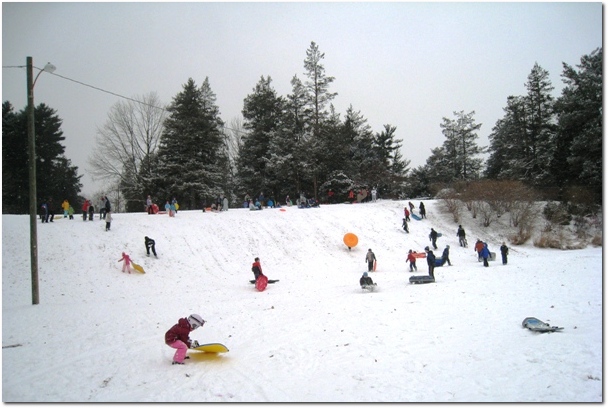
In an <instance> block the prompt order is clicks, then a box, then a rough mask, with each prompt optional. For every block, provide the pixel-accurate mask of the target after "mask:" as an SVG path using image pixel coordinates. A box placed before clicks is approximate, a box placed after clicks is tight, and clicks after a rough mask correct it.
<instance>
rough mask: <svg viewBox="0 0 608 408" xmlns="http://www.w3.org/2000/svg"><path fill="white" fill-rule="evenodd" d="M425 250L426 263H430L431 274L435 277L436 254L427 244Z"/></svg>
mask: <svg viewBox="0 0 608 408" xmlns="http://www.w3.org/2000/svg"><path fill="white" fill-rule="evenodd" d="M424 252H426V263H427V264H428V265H429V276H430V277H431V278H433V280H434V279H435V259H436V258H435V254H434V253H433V251H431V249H430V248H429V247H428V246H427V247H425V248H424Z"/></svg>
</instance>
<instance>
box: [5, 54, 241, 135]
mask: <svg viewBox="0 0 608 408" xmlns="http://www.w3.org/2000/svg"><path fill="white" fill-rule="evenodd" d="M2 68H26V66H25V65H3V66H2ZM33 68H36V69H37V70H39V71H42V69H41V68H38V67H33ZM47 73H48V74H50V75H54V76H57V77H59V78H62V79H65V80H66V81H71V82H74V83H77V84H79V85H82V86H86V87H89V88H92V89H95V90H96V91H100V92H105V93H107V94H110V95H114V96H117V97H119V98H123V99H126V100H129V101H132V102H136V103H139V104H142V105H146V106H149V107H151V108H155V109H160V110H163V111H165V112H168V110H167V109H165V108H163V107H160V106H156V105H151V104H149V103H145V102H142V101H138V100H137V99H133V98H129V97H128V96H124V95H120V94H117V93H116V92H112V91H107V90H105V89H102V88H99V87H97V86H93V85H89V84H85V83H84V82H81V81H77V80H75V79H72V78H68V77H65V76H63V75H59V74H55V73H53V72H47ZM222 127H223V128H224V129H227V130H232V131H233V132H239V133H243V134H246V132H243V131H242V130H238V129H232V128H229V127H228V126H225V125H224V126H222Z"/></svg>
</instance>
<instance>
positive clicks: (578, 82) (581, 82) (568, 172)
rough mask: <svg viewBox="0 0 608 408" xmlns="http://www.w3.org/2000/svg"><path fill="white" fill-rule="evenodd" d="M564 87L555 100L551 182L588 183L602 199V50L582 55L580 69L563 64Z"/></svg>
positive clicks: (599, 199) (585, 184)
mask: <svg viewBox="0 0 608 408" xmlns="http://www.w3.org/2000/svg"><path fill="white" fill-rule="evenodd" d="M563 66H564V71H563V73H562V78H563V81H564V83H565V84H566V87H565V88H564V89H563V90H562V95H561V96H560V98H559V99H558V100H557V102H556V113H557V117H558V130H557V141H556V145H557V146H556V149H555V152H554V156H553V160H552V165H551V176H552V178H553V183H554V184H556V185H561V186H563V185H564V184H578V185H584V186H588V187H589V188H590V189H591V191H594V192H595V193H596V201H597V202H601V200H602V195H601V192H602V167H603V166H602V122H603V106H602V102H603V101H602V93H603V87H602V86H603V75H602V66H603V50H602V48H598V49H596V50H595V51H593V52H592V53H591V54H590V55H585V56H583V57H582V58H581V63H580V65H577V67H578V68H579V70H578V71H577V70H575V69H574V68H573V67H571V66H569V65H568V64H565V63H564V64H563Z"/></svg>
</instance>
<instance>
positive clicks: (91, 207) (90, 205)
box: [89, 201, 95, 221]
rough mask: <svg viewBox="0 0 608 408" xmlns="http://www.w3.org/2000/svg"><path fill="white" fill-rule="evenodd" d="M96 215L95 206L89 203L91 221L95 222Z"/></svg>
mask: <svg viewBox="0 0 608 408" xmlns="http://www.w3.org/2000/svg"><path fill="white" fill-rule="evenodd" d="M94 214H95V206H94V205H93V203H92V202H91V201H89V221H93V215H94Z"/></svg>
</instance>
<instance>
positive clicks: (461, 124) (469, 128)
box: [425, 111, 484, 184]
mask: <svg viewBox="0 0 608 408" xmlns="http://www.w3.org/2000/svg"><path fill="white" fill-rule="evenodd" d="M473 115H475V111H472V112H470V113H467V114H465V113H464V111H460V112H454V116H455V117H456V118H455V119H448V118H445V117H444V118H443V122H442V123H441V124H440V125H439V126H440V127H441V128H442V131H441V132H442V133H443V135H444V136H445V141H444V142H443V145H442V146H441V147H440V148H436V149H433V150H432V154H431V156H430V157H429V158H428V159H427V162H426V166H425V168H426V171H428V172H429V179H430V180H431V181H432V182H433V183H448V184H449V183H451V182H454V181H457V180H473V179H476V178H478V177H479V175H480V174H479V173H480V171H481V167H482V160H481V159H480V158H479V157H476V156H478V155H479V154H481V153H483V151H484V149H482V148H481V147H479V146H478V145H477V142H476V140H477V139H478V135H477V131H478V130H479V128H480V127H481V124H476V123H475V119H474V118H473Z"/></svg>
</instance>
